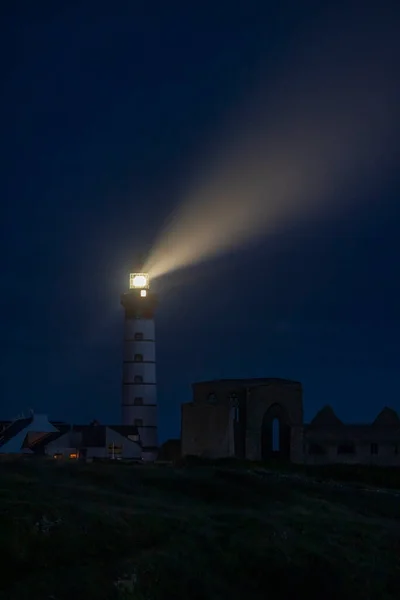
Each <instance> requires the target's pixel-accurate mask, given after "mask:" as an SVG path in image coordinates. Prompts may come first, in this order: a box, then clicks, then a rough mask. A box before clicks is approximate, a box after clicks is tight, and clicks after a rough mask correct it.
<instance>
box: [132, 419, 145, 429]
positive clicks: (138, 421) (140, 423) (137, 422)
mask: <svg viewBox="0 0 400 600" xmlns="http://www.w3.org/2000/svg"><path fill="white" fill-rule="evenodd" d="M133 424H134V425H135V426H136V427H143V419H135V420H134V421H133Z"/></svg>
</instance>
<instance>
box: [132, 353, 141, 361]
mask: <svg viewBox="0 0 400 600" xmlns="http://www.w3.org/2000/svg"><path fill="white" fill-rule="evenodd" d="M134 361H135V362H143V354H135V357H134Z"/></svg>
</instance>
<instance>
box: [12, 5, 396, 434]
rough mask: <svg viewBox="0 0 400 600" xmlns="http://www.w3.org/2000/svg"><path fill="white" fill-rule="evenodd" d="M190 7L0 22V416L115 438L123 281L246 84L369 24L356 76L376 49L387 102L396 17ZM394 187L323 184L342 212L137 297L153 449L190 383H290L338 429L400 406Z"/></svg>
mask: <svg viewBox="0 0 400 600" xmlns="http://www.w3.org/2000/svg"><path fill="white" fill-rule="evenodd" d="M193 4H194V5H196V6H197V7H198V8H197V9H196V8H193V6H192V3H188V2H185V3H175V4H174V3H172V4H170V3H167V2H162V3H159V5H157V4H154V3H139V2H121V3H118V2H113V3H111V2H109V3H107V2H102V1H100V2H91V1H87V2H80V3H78V2H76V3H75V2H39V3H34V4H32V3H31V2H19V3H15V4H14V3H11V4H10V6H11V5H12V6H13V7H14V9H13V10H14V12H12V13H11V12H9V13H7V14H6V13H5V12H3V13H2V16H1V36H0V38H1V46H2V58H3V60H2V63H3V69H2V74H3V76H2V78H1V108H2V135H1V153H2V169H1V181H0V197H1V198H2V206H1V208H0V227H1V230H0V235H1V238H0V244H1V246H0V247H1V272H2V276H1V284H2V294H1V303H2V310H1V326H0V327H1V329H0V340H1V363H0V365H1V367H0V368H1V371H0V373H1V378H0V412H1V417H2V418H12V417H15V416H16V415H17V414H18V413H20V412H21V411H23V410H28V409H29V408H33V409H34V410H35V411H36V412H44V413H46V414H48V415H49V417H50V418H51V419H57V420H66V421H73V422H83V423H85V422H88V421H89V420H91V419H93V418H97V419H99V420H100V421H101V422H113V423H116V422H119V419H120V396H121V373H122V327H123V311H122V307H121V306H120V303H119V302H120V294H121V292H123V291H124V289H125V288H126V286H127V285H128V274H129V270H130V268H131V265H132V264H133V261H134V259H135V256H136V255H137V253H138V252H143V251H151V248H152V245H153V244H154V243H155V242H156V241H157V239H158V235H159V232H160V231H161V229H162V226H163V223H164V221H165V219H166V218H168V215H169V214H170V212H171V210H172V209H173V208H174V207H175V206H176V204H177V203H178V200H179V201H180V200H181V199H182V195H184V193H183V192H184V190H185V186H186V185H187V181H188V180H189V179H190V177H191V175H192V174H193V173H196V172H197V170H198V168H199V164H200V163H201V161H202V160H203V158H204V156H206V155H207V152H208V148H209V146H210V144H211V143H212V142H213V141H214V138H215V132H216V131H217V130H218V128H219V125H220V123H221V122H223V121H224V119H226V116H227V115H229V114H234V111H235V110H236V109H237V108H238V107H240V106H241V105H242V103H243V102H244V101H245V99H246V96H247V95H248V94H249V91H248V90H249V89H250V88H251V87H252V85H253V84H254V81H257V80H258V79H262V82H263V85H264V86H265V87H267V88H269V87H270V88H271V89H273V88H274V85H275V81H276V78H277V77H279V72H280V68H281V65H283V64H285V65H287V64H288V63H289V64H290V62H291V61H292V60H293V61H295V59H296V57H297V56H298V55H299V54H301V53H302V52H303V50H304V47H305V46H306V45H307V39H308V36H309V35H310V36H311V35H312V33H313V32H315V31H317V32H318V31H322V32H323V31H325V29H327V30H329V32H330V34H331V35H333V36H334V37H336V38H337V39H339V40H340V35H341V31H342V30H344V29H346V28H347V29H348V27H349V26H350V30H351V27H352V25H351V24H352V23H357V24H358V25H357V26H358V27H360V28H362V27H365V28H366V30H367V31H368V32H374V28H375V27H377V28H378V33H376V32H375V34H374V35H372V33H371V44H370V47H369V49H370V53H369V54H368V53H367V54H366V55H365V64H364V67H365V70H366V71H368V68H369V61H370V60H373V57H374V55H375V54H376V52H377V51H378V50H379V46H380V45H381V44H382V45H385V44H388V40H389V42H390V43H391V44H392V45H391V46H390V49H389V50H388V53H389V55H390V56H392V59H393V60H392V64H391V65H389V66H390V68H388V70H387V72H385V73H383V75H382V77H383V81H385V80H386V79H387V78H389V79H390V78H392V79H391V81H390V84H391V86H392V88H393V89H395V88H396V86H398V81H396V77H397V76H398V73H396V68H394V67H395V66H396V65H397V70H398V64H400V63H399V62H398V59H399V54H400V53H399V46H398V44H399V43H398V42H397V45H396V42H393V39H394V38H393V37H391V35H392V33H393V31H394V30H395V24H396V22H397V23H398V18H399V15H398V14H397V13H396V9H395V5H396V3H395V2H393V3H387V4H385V3H384V2H383V3H379V9H375V10H376V11H378V10H379V13H376V12H374V11H372V10H371V11H369V12H368V11H367V9H366V8H365V4H364V3H351V2H346V3H345V4H343V6H342V7H341V6H340V5H339V4H338V3H336V2H335V3H334V4H335V6H336V7H337V8H333V6H331V7H329V3H328V6H327V5H326V3H324V2H318V3H317V2H316V3H313V4H307V5H306V4H305V3H302V2H296V3H292V4H291V3H289V2H281V3H269V2H259V3H254V2H250V1H249V2H243V3H240V2H234V1H232V2H229V3H225V2H213V3H208V2H199V3H196V2H195V3H193ZM374 4H375V3H374ZM79 5H81V6H82V5H84V9H82V8H81V7H80V6H79ZM344 6H346V7H347V8H343V7H344ZM2 10H4V9H2ZM10 10H11V9H10ZM349 24H350V25H349ZM386 28H387V29H386ZM386 30H387V32H388V34H387V35H386V33H385V32H386ZM367 35H370V34H369V33H368V34H367ZM315 54H316V55H317V54H318V48H315ZM389 62H390V61H389ZM386 83H387V81H386ZM397 129H398V123H393V139H392V142H393V147H392V146H390V145H389V146H387V147H386V152H387V160H388V161H389V162H390V161H391V160H393V158H395V152H396V150H397V151H398V131H397ZM305 135H306V133H305ZM385 160H386V159H385ZM393 164H395V162H394V163H393ZM361 179H362V176H361ZM399 179H400V178H399V174H398V169H396V168H393V167H391V168H387V169H382V174H381V175H379V173H378V176H376V177H375V179H374V181H373V184H370V185H368V186H363V185H361V184H360V186H353V187H352V188H351V190H349V191H348V192H346V189H343V188H342V187H341V186H338V189H337V190H331V192H332V193H333V195H335V194H337V195H338V197H339V196H340V197H341V199H343V197H345V196H346V193H348V194H349V195H350V196H351V197H352V199H353V200H354V199H355V202H354V203H353V204H352V205H351V208H349V209H348V210H346V211H342V212H340V213H337V214H336V213H335V214H334V215H332V216H331V217H329V218H328V217H324V218H322V217H321V218H319V219H311V220H307V219H305V220H302V221H301V222H299V223H298V224H296V222H295V221H293V220H291V222H290V226H289V225H288V226H287V227H282V228H281V229H279V230H278V231H277V232H276V233H273V234H270V235H268V236H265V237H260V238H257V240H254V242H253V243H250V244H247V245H245V246H243V247H241V246H240V245H239V246H238V247H237V248H236V249H235V250H234V251H230V252H228V253H227V254H225V255H223V256H220V257H218V258H211V259H210V260H208V261H206V262H203V263H201V264H200V265H195V266H193V267H189V268H186V269H182V270H178V271H176V272H174V273H172V274H166V275H165V276H164V277H161V278H159V279H158V280H156V281H155V283H154V288H155V289H156V290H157V291H158V292H159V294H160V306H159V309H158V314H157V322H156V325H157V356H158V382H159V407H160V408H159V425H160V438H161V441H162V440H165V439H166V438H168V437H173V436H178V435H179V429H180V405H181V403H182V402H186V401H190V399H191V387H190V386H191V383H192V382H194V381H200V380H206V379H214V378H215V379H218V378H240V377H263V376H265V377H284V378H290V379H296V380H299V381H301V382H302V383H303V386H304V409H305V418H306V420H309V419H311V418H312V417H313V416H314V414H315V413H316V411H317V410H318V409H319V408H320V407H322V406H323V405H325V404H331V405H332V406H333V407H334V409H335V411H336V412H337V414H338V416H339V417H340V418H342V419H343V420H345V421H352V422H365V421H368V420H372V419H373V418H374V417H375V415H376V414H377V413H378V412H379V410H380V409H381V408H382V407H383V406H384V405H388V406H391V407H393V408H394V409H397V410H400V394H399V387H398V375H399V358H400V342H399V340H400V320H399V307H400V286H399V272H400V269H399V262H400V235H399V221H400V219H399V217H400V208H399V201H398V198H399V190H400V181H399Z"/></svg>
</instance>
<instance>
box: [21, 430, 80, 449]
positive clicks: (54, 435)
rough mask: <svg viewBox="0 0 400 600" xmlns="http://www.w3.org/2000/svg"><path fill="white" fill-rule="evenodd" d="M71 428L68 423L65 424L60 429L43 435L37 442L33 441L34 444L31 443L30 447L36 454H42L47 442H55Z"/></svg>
mask: <svg viewBox="0 0 400 600" xmlns="http://www.w3.org/2000/svg"><path fill="white" fill-rule="evenodd" d="M69 430H70V427H69V426H68V425H63V426H61V427H60V428H59V431H52V432H50V433H48V434H47V435H45V436H43V437H41V438H40V439H39V440H37V441H36V442H33V443H32V444H30V445H29V448H30V449H31V450H32V451H33V452H35V453H36V454H41V453H43V452H44V450H45V448H46V446H47V444H50V443H51V442H54V441H55V440H57V439H58V438H59V437H61V436H62V435H64V434H65V433H68V431H69Z"/></svg>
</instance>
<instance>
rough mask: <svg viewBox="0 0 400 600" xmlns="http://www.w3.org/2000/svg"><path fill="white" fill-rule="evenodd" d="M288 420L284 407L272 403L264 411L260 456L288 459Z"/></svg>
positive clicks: (289, 431)
mask: <svg viewBox="0 0 400 600" xmlns="http://www.w3.org/2000/svg"><path fill="white" fill-rule="evenodd" d="M290 433H291V427H290V421H289V417H288V414H287V412H286V410H285V409H284V407H283V406H282V405H280V404H272V406H270V407H269V409H268V410H267V411H266V412H265V414H264V417H263V420H262V426H261V458H262V460H268V459H271V458H277V459H282V460H290Z"/></svg>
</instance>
